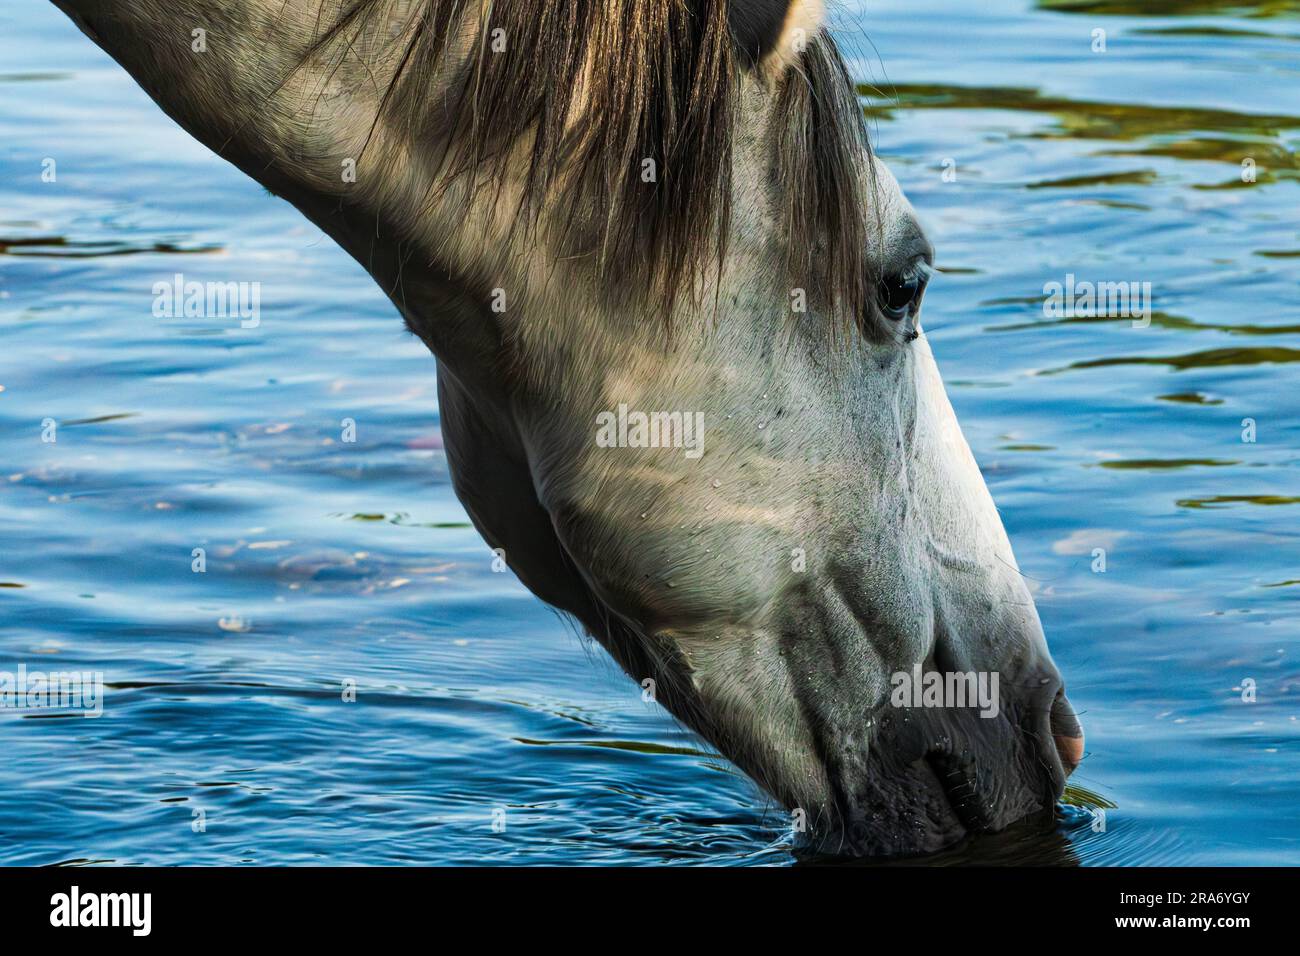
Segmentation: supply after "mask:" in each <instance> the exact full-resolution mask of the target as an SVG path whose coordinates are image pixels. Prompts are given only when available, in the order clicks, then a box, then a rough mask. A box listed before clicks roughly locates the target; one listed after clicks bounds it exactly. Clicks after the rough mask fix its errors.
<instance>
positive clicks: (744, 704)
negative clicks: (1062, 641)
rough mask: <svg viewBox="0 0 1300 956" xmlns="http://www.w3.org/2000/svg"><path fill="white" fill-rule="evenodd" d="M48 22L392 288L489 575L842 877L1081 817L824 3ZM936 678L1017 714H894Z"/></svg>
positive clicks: (430, 1)
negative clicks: (622, 674) (1018, 825)
mask: <svg viewBox="0 0 1300 956" xmlns="http://www.w3.org/2000/svg"><path fill="white" fill-rule="evenodd" d="M56 2H57V3H58V4H59V5H60V6H61V7H62V8H64V9H65V10H66V11H67V12H68V13H69V14H71V15H72V17H73V18H74V19H75V20H76V22H77V23H78V24H79V25H80V26H81V27H82V29H83V30H85V31H86V33H87V34H89V35H90V36H91V37H92V38H93V39H95V40H96V42H98V43H99V44H100V45H101V46H103V47H104V49H106V50H107V51H108V52H109V53H110V54H111V55H112V56H113V57H114V58H116V59H117V60H118V61H119V62H120V63H122V64H123V65H124V66H125V67H126V69H127V70H129V71H130V72H131V73H132V75H133V76H135V77H136V79H137V80H138V81H139V82H140V83H141V85H142V86H143V87H144V88H145V89H146V90H147V91H148V92H149V93H150V95H152V96H153V97H154V98H155V99H156V100H157V101H158V102H159V103H160V104H161V105H162V107H163V108H164V109H165V110H167V112H168V113H170V114H171V115H172V116H173V117H175V118H176V119H177V120H178V121H179V122H180V123H181V124H182V125H184V126H185V128H186V129H188V130H189V131H191V132H192V133H193V134H194V135H195V136H197V137H198V138H199V139H201V140H202V141H203V142H205V143H207V144H208V145H209V146H210V147H212V148H213V149H214V150H216V151H217V152H219V153H220V154H221V155H222V156H224V157H226V158H227V159H229V160H230V161H231V162H233V163H235V164H236V165H238V166H239V167H240V168H241V169H243V170H244V171H245V172H247V173H248V174H249V175H251V176H253V177H254V178H256V179H258V180H259V181H261V182H262V183H263V184H265V185H266V186H267V187H268V188H270V189H271V190H272V191H274V192H276V193H277V194H279V195H281V196H283V197H285V198H286V199H288V200H289V201H291V202H292V203H294V204H295V205H296V206H297V207H298V208H299V209H301V210H302V211H303V212H304V213H305V214H306V215H307V216H308V217H310V218H311V219H312V220H313V221H314V222H316V223H317V224H319V225H320V227H321V228H322V229H324V230H325V231H326V232H328V233H329V234H330V235H331V236H333V237H334V238H335V239H336V240H337V241H338V242H339V243H340V245H342V247H343V248H345V249H346V250H348V251H349V252H350V253H351V254H352V255H353V256H354V257H356V259H357V260H358V261H359V262H360V263H361V264H362V265H363V266H365V267H366V268H367V269H368V270H370V272H371V273H372V274H373V275H374V277H375V278H376V280H377V281H378V282H379V283H380V285H381V286H382V287H383V289H384V290H385V292H387V294H388V295H389V296H390V297H391V299H392V300H393V302H394V303H395V305H396V306H397V308H398V309H399V311H400V312H401V314H402V315H403V316H404V318H405V320H406V322H407V324H408V326H409V327H410V328H411V329H412V330H413V331H414V332H415V333H416V334H417V335H419V336H420V337H421V338H422V339H423V340H424V341H425V342H426V343H427V344H428V346H429V347H430V349H431V350H432V351H433V352H434V354H435V355H436V357H437V360H438V373H439V374H438V384H439V396H440V400H441V405H440V413H441V421H442V427H443V435H444V439H445V442H446V449H447V455H448V460H449V462H450V466H451V469H452V474H453V477H454V482H455V487H456V491H457V493H458V495H459V496H460V498H461V501H462V502H463V503H464V505H465V507H466V509H467V511H468V512H469V514H470V515H471V517H472V518H473V520H474V523H475V525H476V526H477V527H478V529H479V530H480V531H481V533H482V534H483V536H484V537H485V538H486V539H487V541H488V543H489V544H490V545H491V547H492V548H494V549H499V551H500V553H501V554H502V555H504V558H505V560H506V561H507V562H508V563H509V565H510V567H511V568H513V569H514V571H515V572H516V573H517V574H518V576H519V577H520V579H521V580H522V581H523V582H524V583H525V584H526V585H527V586H528V587H529V588H531V589H532V590H533V591H534V592H536V593H537V594H538V595H540V596H541V597H542V598H543V599H545V600H546V601H548V602H550V603H551V604H553V605H555V606H556V607H559V608H561V609H563V610H564V611H566V612H568V613H570V614H572V615H573V616H574V617H576V618H577V619H578V620H579V621H581V622H582V624H583V625H584V626H585V628H586V629H587V630H588V631H590V633H591V634H593V635H594V636H595V638H596V639H597V640H599V641H600V642H601V643H602V644H603V645H604V646H605V647H606V648H607V649H608V651H609V652H610V654H611V655H613V657H614V658H615V659H616V660H617V661H618V662H619V663H620V664H621V665H622V666H623V668H624V669H625V670H626V671H627V672H628V674H629V675H631V676H632V677H633V678H634V679H635V680H636V681H638V682H641V683H642V684H643V686H647V687H653V688H654V694H655V697H656V699H657V700H658V701H659V702H660V703H662V704H663V705H664V706H665V707H667V708H668V710H670V711H671V712H672V713H673V714H675V715H676V716H677V717H678V718H680V719H681V720H682V721H683V722H685V723H686V724H687V725H689V726H690V727H692V728H694V729H695V730H696V731H698V732H699V733H700V734H701V735H703V736H704V737H706V738H707V739H708V740H710V741H711V742H712V743H713V744H714V745H716V746H717V747H718V748H719V749H720V750H721V751H722V753H723V754H725V755H726V756H727V757H728V758H730V759H731V760H732V761H734V762H735V763H736V764H737V765H738V766H740V767H741V768H743V769H744V770H745V771H746V772H747V773H748V774H749V775H750V776H751V777H752V778H753V779H754V780H755V781H757V782H758V783H759V784H760V785H761V786H762V787H764V788H765V789H766V790H767V791H769V792H770V793H771V794H772V795H774V796H775V797H776V798H777V799H778V800H780V801H781V802H782V803H783V804H784V805H785V806H786V807H788V808H791V809H792V810H797V811H801V812H803V813H804V814H805V815H806V817H807V820H808V822H809V826H808V830H807V834H808V839H809V842H810V845H811V846H813V847H814V848H816V849H819V850H821V851H824V852H834V853H839V854H855V855H864V854H866V855H896V854H916V853H922V852H927V851H935V850H939V849H941V848H943V847H946V846H951V845H954V844H957V843H959V842H960V841H962V840H964V839H965V838H966V837H967V836H968V835H969V834H970V833H972V832H985V831H997V830H1001V829H1003V828H1005V827H1007V826H1009V825H1010V824H1012V823H1014V822H1015V821H1017V820H1020V819H1022V818H1025V817H1027V816H1030V815H1033V814H1037V813H1042V812H1043V811H1044V809H1045V808H1048V807H1050V806H1051V804H1052V803H1053V801H1054V800H1055V798H1056V797H1057V796H1058V795H1059V794H1060V793H1061V790H1062V786H1063V782H1064V779H1065V776H1066V774H1067V773H1068V771H1069V770H1071V769H1072V768H1073V766H1074V765H1075V764H1076V763H1077V762H1078V760H1079V758H1080V756H1081V754H1082V739H1081V738H1082V734H1081V731H1080V729H1079V726H1078V724H1077V722H1076V721H1075V720H1074V717H1073V714H1072V711H1071V710H1070V707H1069V705H1068V703H1067V702H1066V700H1065V697H1064V693H1063V687H1062V681H1061V678H1060V676H1059V675H1058V673H1057V671H1056V669H1055V667H1054V666H1053V664H1052V661H1051V658H1050V656H1049V654H1048V651H1047V646H1046V643H1045V641H1044V638H1043V634H1042V630H1041V628H1040V626H1039V622H1038V617H1037V613H1036V612H1035V609H1034V605H1033V601H1032V599H1031V598H1030V595H1029V592H1028V590H1027V588H1026V585H1025V581H1024V579H1023V578H1022V577H1021V575H1020V573H1019V571H1018V570H1017V567H1016V563H1015V559H1014V557H1013V556H1012V553H1011V547H1010V544H1009V543H1008V540H1007V536H1006V534H1005V532H1004V530H1003V527H1002V523H1001V521H1000V519H999V517H998V513H997V511H996V509H995V508H994V506H993V502H992V501H991V499H990V497H989V494H988V492H987V490H986V488H985V485H984V482H983V479H982V477H981V475H980V472H979V469H978V467H977V466H976V464H975V461H974V459H973V457H972V455H971V453H970V450H969V448H968V447H967V445H966V442H965V440H964V439H963V437H962V434H961V431H960V430H959V428H958V426H957V422H956V420H955V418H954V416H953V412H952V408H951V406H950V405H949V403H948V399H947V396H946V395H945V393H944V389H943V385H942V383H941V381H940V378H939V373H938V370H937V368H936V366H935V362H934V359H933V358H932V356H931V353H930V347H929V344H928V342H927V341H926V338H925V335H924V334H923V332H922V330H921V325H920V309H921V300H922V296H923V294H924V291H925V286H926V281H927V280H928V278H929V277H930V275H931V273H932V269H931V265H932V259H933V254H932V251H931V247H930V244H929V242H928V241H927V239H926V238H925V235H924V233H923V232H922V230H921V229H920V227H919V226H918V224H917V221H916V218H915V217H914V215H913V212H912V210H911V208H910V207H909V205H908V203H907V201H906V200H905V199H904V198H903V196H902V194H901V192H900V190H899V188H898V186H897V184H896V183H895V181H894V178H893V177H892V175H891V174H890V173H889V171H888V170H887V169H886V168H885V167H884V166H883V165H882V164H881V163H880V162H879V161H877V160H876V159H875V158H874V157H873V156H872V154H871V151H870V149H869V147H868V143H867V137H866V131H865V129H864V126H863V117H862V113H861V110H860V108H859V104H858V102H857V100H856V97H855V93H854V89H853V86H852V84H851V83H850V81H849V78H848V76H847V74H846V72H845V70H844V67H843V64H842V61H841V59H840V56H839V53H838V51H837V50H836V47H835V44H834V42H833V41H832V40H831V39H830V37H829V36H828V35H827V34H826V33H825V32H824V24H823V12H822V10H821V8H820V5H819V4H818V3H815V2H811V0H495V2H492V3H486V2H479V0H204V2H202V3H199V2H198V0H167V2H164V0H119V2H116V3H108V4H106V3H103V2H102V0H56ZM950 321H951V318H950ZM431 413H432V409H431ZM610 416H613V417H612V418H611V417H610ZM674 416H676V417H674ZM686 422H690V423H691V424H692V426H693V427H695V426H698V427H696V431H695V433H694V434H693V437H692V440H691V442H690V443H686V442H684V441H683V440H682V439H683V438H684V437H685V436H684V435H683V434H681V433H679V432H678V431H676V430H675V429H680V428H682V427H684V424H685V423H686ZM611 423H614V424H611ZM611 429H612V430H611ZM598 431H599V432H600V434H601V435H602V436H603V437H602V439H601V440H599V441H598V440H597V435H598ZM687 452H690V454H688V453H687ZM918 665H919V669H920V671H922V672H924V673H931V672H933V673H938V674H949V673H962V674H966V673H970V674H975V675H980V674H983V675H986V676H987V675H992V674H996V675H997V676H998V678H999V682H998V687H999V701H998V704H999V706H998V707H997V708H996V713H995V714H993V715H989V714H987V713H986V714H984V715H983V716H981V712H980V711H979V710H976V709H973V708H970V707H963V706H959V705H957V704H955V703H954V702H952V701H948V700H943V699H940V700H938V701H937V702H935V703H926V702H923V703H922V705H921V706H919V707H907V708H902V707H896V706H894V705H893V704H891V700H890V696H891V681H892V679H893V676H894V675H896V674H900V673H911V672H913V670H914V668H916V667H917V666H918Z"/></svg>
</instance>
